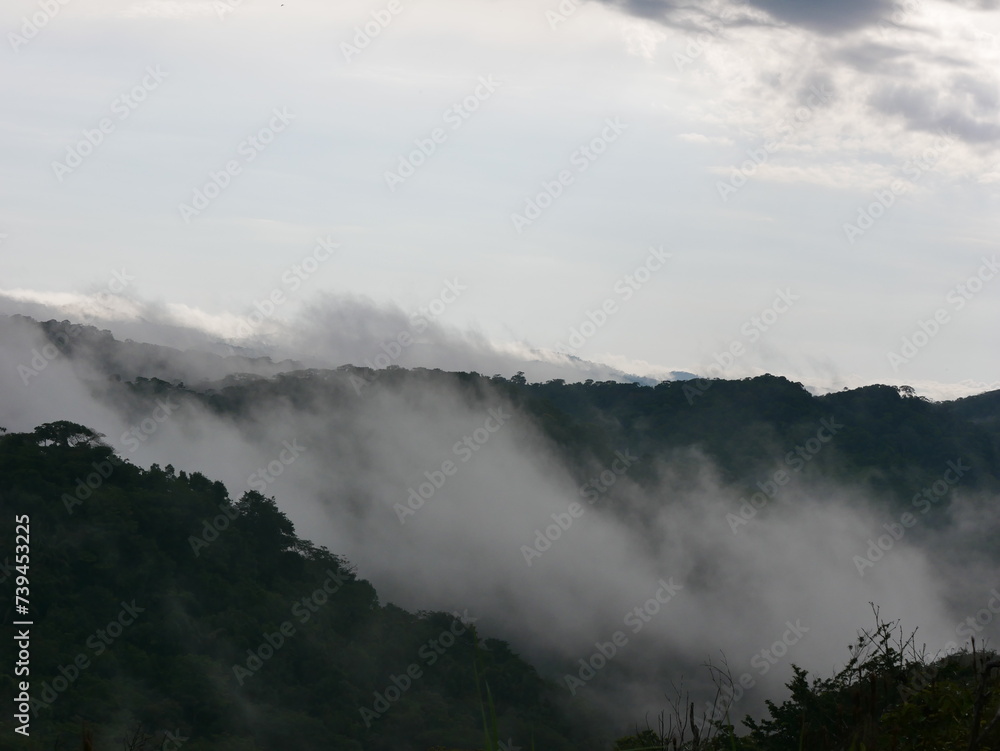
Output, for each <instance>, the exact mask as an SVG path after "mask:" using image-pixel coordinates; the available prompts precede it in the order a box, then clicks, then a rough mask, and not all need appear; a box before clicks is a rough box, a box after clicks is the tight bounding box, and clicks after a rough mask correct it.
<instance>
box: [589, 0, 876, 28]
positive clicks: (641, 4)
mask: <svg viewBox="0 0 1000 751" xmlns="http://www.w3.org/2000/svg"><path fill="white" fill-rule="evenodd" d="M600 1H601V2H605V3H607V4H609V5H612V6H614V7H616V8H619V9H621V10H622V11H624V12H626V13H628V14H630V15H633V16H637V17H639V18H646V19H651V20H657V21H661V22H664V23H672V24H678V23H681V22H682V19H686V18H689V17H690V14H691V6H690V4H688V3H683V2H677V1H675V0H600ZM733 5H735V6H736V7H743V8H750V9H756V10H759V11H764V12H765V13H766V14H767V15H768V16H770V17H771V18H772V19H773V20H774V21H776V22H779V23H784V24H789V25H791V26H798V27H801V28H804V29H809V30H810V31H815V32H818V33H821V34H840V33H843V32H846V31H850V30H853V29H857V28H860V27H863V26H867V25H871V24H873V23H876V22H877V21H879V20H880V19H881V18H883V17H885V16H886V15H888V14H889V13H890V12H891V10H892V4H891V3H890V2H888V0H839V2H829V1H828V0H749V1H748V2H746V3H735V4H733ZM712 8H713V5H712V4H706V8H705V9H704V10H701V11H700V13H701V14H702V15H703V16H704V17H706V18H711V17H712V16H713V15H715V14H713V13H712V10H711V9H712ZM720 15H721V14H720ZM717 17H718V16H717ZM741 22H746V18H745V17H742V18H741Z"/></svg>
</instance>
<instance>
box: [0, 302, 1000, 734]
mask: <svg viewBox="0 0 1000 751" xmlns="http://www.w3.org/2000/svg"><path fill="white" fill-rule="evenodd" d="M341 314H342V315H343V316H345V317H344V318H337V317H336V316H335V315H333V316H332V317H329V316H330V315H331V314H330V311H326V313H323V314H322V315H321V313H320V312H319V311H317V313H316V315H317V318H316V320H315V326H314V327H312V328H310V329H308V331H307V333H306V334H304V335H303V337H304V339H301V340H296V341H306V340H309V341H314V342H315V343H316V344H315V348H316V350H317V351H324V352H326V351H332V350H333V349H334V348H335V347H337V346H344V345H343V341H345V340H348V341H352V342H355V343H357V346H359V347H360V342H362V341H363V340H365V339H366V337H374V340H375V341H384V339H383V337H384V332H385V331H386V330H391V329H392V328H393V327H394V326H396V325H397V324H399V323H400V321H399V320H398V319H396V318H393V317H392V316H391V315H389V316H387V317H386V319H385V320H383V321H381V323H379V324H378V325H376V324H374V323H371V324H370V325H369V326H368V327H367V328H365V327H360V328H358V327H356V328H355V329H352V328H351V320H352V319H351V315H352V313H351V311H350V310H345V309H341ZM324 315H327V316H328V317H323V316H324ZM383 325H384V326H387V327H388V328H380V326H383ZM333 330H337V331H338V332H341V333H338V334H337V335H336V342H335V343H324V339H323V337H324V336H330V337H334V335H333V334H330V333H329V332H330V331H333ZM343 332H346V333H343ZM310 337H311V339H310ZM369 341H371V340H369ZM446 345H447V341H446V340H443V341H442V342H441V343H440V346H441V347H446ZM47 346H49V347H51V344H50V343H49V342H47V341H46V340H45V339H44V337H43V336H42V335H41V332H40V330H39V329H38V327H37V326H34V325H33V324H29V323H27V322H25V321H20V320H7V321H6V322H5V323H4V324H3V326H2V329H0V362H2V363H3V367H0V425H3V426H4V427H6V428H8V429H9V430H12V431H13V430H16V431H29V430H31V429H33V428H34V427H35V426H36V425H38V424H41V423H44V422H50V421H55V420H70V421H73V422H78V423H82V424H85V425H87V426H89V427H92V428H94V429H96V430H98V431H99V432H101V433H104V434H105V435H106V436H107V438H106V440H107V441H108V443H109V444H110V445H112V446H113V447H115V449H116V450H117V451H118V452H119V454H121V455H122V456H123V457H125V458H127V459H129V460H130V461H132V462H134V463H136V464H139V465H142V466H147V467H148V466H149V465H150V464H151V463H153V462H155V463H158V464H160V465H161V466H163V465H166V464H172V465H173V466H174V467H175V468H176V469H177V470H184V471H187V472H194V471H199V472H202V473H204V474H205V475H207V476H208V477H210V478H212V479H219V480H222V481H223V482H224V483H225V484H226V486H227V487H228V488H229V491H230V495H231V497H232V498H233V499H234V500H235V499H237V498H239V497H240V496H241V495H242V494H243V493H244V492H246V491H247V490H260V491H261V492H264V493H265V494H266V495H269V496H270V495H273V496H274V497H275V498H276V499H277V501H278V503H279V505H280V506H281V508H282V509H283V510H284V511H285V512H286V513H287V514H288V516H289V517H290V518H291V520H292V521H293V522H294V523H295V525H296V528H297V531H298V533H299V535H301V536H303V537H305V538H307V539H310V540H312V541H313V542H315V543H317V544H322V545H326V546H328V547H329V548H330V549H331V550H332V551H334V552H335V553H338V554H342V555H344V556H346V557H347V558H348V559H349V560H350V561H351V562H352V563H354V564H355V565H357V567H358V574H359V576H361V577H363V578H367V579H369V580H370V581H371V582H372V583H373V584H374V585H375V586H376V588H377V589H378V591H379V594H380V596H381V597H382V598H383V601H391V602H394V603H396V604H398V605H400V606H402V607H405V608H407V609H410V610H443V611H459V612H460V613H465V612H466V611H467V613H468V615H469V616H470V617H473V618H477V619H479V620H478V621H477V625H478V626H479V628H480V629H481V631H482V633H484V634H487V635H491V636H496V637H498V638H502V639H505V640H508V641H510V642H511V643H512V645H513V647H514V649H515V651H517V652H520V653H521V654H523V655H524V656H525V657H526V658H528V659H529V660H530V661H532V662H533V663H534V664H536V665H537V666H538V667H539V669H540V670H541V671H542V672H543V674H544V675H546V676H547V677H549V678H551V679H553V680H555V681H557V682H558V685H559V689H558V690H559V692H560V694H561V695H562V696H563V697H564V698H565V700H566V701H568V702H571V703H579V704H580V705H581V706H583V705H587V706H596V707H598V708H599V709H600V710H601V711H603V712H606V713H607V716H608V717H610V718H612V720H613V721H615V722H618V723H621V727H622V729H623V730H627V729H629V727H631V723H634V722H639V723H641V722H642V721H643V717H644V716H646V713H647V712H648V713H649V717H653V716H655V713H656V712H658V711H659V710H661V709H663V708H664V707H665V705H666V699H665V694H672V689H671V683H677V682H679V681H682V680H683V681H684V684H685V685H686V686H687V687H689V688H690V689H691V690H692V691H693V693H694V697H693V698H696V699H697V700H698V701H699V705H698V706H699V707H700V708H702V709H703V708H704V706H705V705H704V702H705V701H707V700H708V699H710V698H711V697H712V696H713V695H714V692H713V690H712V687H711V685H710V684H709V682H708V674H707V672H706V670H705V669H704V668H703V667H702V666H703V664H704V663H705V662H707V661H709V660H712V661H713V662H714V663H715V664H719V663H720V661H721V660H722V659H723V658H725V659H726V660H727V661H728V665H729V667H730V669H731V672H732V675H733V678H734V679H736V680H737V682H739V680H740V678H741V676H744V675H748V676H749V681H750V683H752V686H751V688H749V689H748V690H747V691H746V693H745V695H743V696H741V697H740V699H739V701H738V702H737V703H736V705H735V706H734V708H733V711H732V716H733V717H734V718H736V717H742V716H743V714H745V713H747V712H751V713H755V714H756V713H759V712H760V711H761V710H762V708H763V701H764V699H765V698H770V699H772V700H777V701H779V702H780V700H781V699H782V698H783V697H784V696H785V692H784V689H783V688H781V684H783V683H784V681H785V680H787V679H788V677H789V676H790V674H791V664H792V663H795V664H797V665H801V666H803V667H806V668H807V669H809V670H811V671H814V672H815V673H817V674H818V675H820V676H828V675H830V674H831V673H832V672H833V671H834V670H836V669H838V668H839V667H841V666H842V665H843V664H844V663H845V662H846V661H847V659H848V658H849V653H848V651H847V645H848V644H850V643H852V642H853V640H854V636H855V633H856V631H857V629H858V628H862V627H866V628H870V627H871V626H872V625H873V620H872V613H871V608H870V605H869V602H874V603H875V604H876V605H878V606H879V607H880V608H881V615H882V617H883V619H886V620H892V619H900V620H901V622H902V625H903V627H904V629H906V630H907V631H909V630H911V629H913V628H916V627H919V628H920V632H919V634H918V641H920V642H926V643H927V644H928V646H929V648H930V650H931V651H932V652H933V651H935V650H938V649H944V648H945V646H946V645H947V643H948V642H949V641H952V640H954V641H957V642H959V643H964V642H965V641H967V637H968V635H969V634H967V633H965V632H964V631H962V628H961V627H962V623H961V622H962V621H963V620H964V619H966V618H967V617H969V616H973V617H974V616H975V614H976V613H977V612H978V611H981V610H982V609H984V608H987V603H988V602H989V601H990V599H991V597H992V594H991V592H992V590H993V588H994V587H996V586H997V585H998V582H997V581H996V577H995V567H991V565H990V561H989V560H988V559H987V558H986V557H985V555H983V554H980V553H977V552H976V551H978V550H983V549H988V548H984V543H985V542H986V541H987V539H988V535H989V534H990V533H991V532H992V530H995V529H996V527H997V521H998V520H997V518H996V514H997V513H998V512H997V510H996V509H997V504H996V499H995V498H989V497H985V496H982V495H973V494H968V493H964V492H963V491H962V488H961V487H960V486H959V487H956V488H954V489H952V491H951V492H952V497H953V504H952V510H951V511H950V512H949V513H950V517H949V518H950V523H949V524H945V525H936V526H933V527H931V526H929V525H925V528H920V529H916V530H914V531H913V533H910V534H905V535H904V536H903V537H902V539H899V540H893V541H892V544H891V549H890V550H888V551H886V552H883V553H882V555H881V556H876V555H874V554H871V555H869V553H868V552H866V551H867V550H868V548H869V547H870V541H872V540H876V539H878V538H879V537H880V536H884V535H887V534H890V532H891V530H892V529H894V527H893V526H892V525H894V524H896V523H897V521H898V519H897V518H893V516H891V515H889V512H887V511H886V507H885V503H884V502H883V499H879V498H870V497H867V496H866V494H865V493H864V492H862V491H861V490H859V489H858V488H856V487H848V486H838V485H833V484H829V483H825V482H822V481H815V480H813V481H809V482H806V481H804V480H803V481H796V482H792V483H790V484H789V485H787V486H786V487H784V488H782V489H781V491H780V492H778V493H777V494H775V495H774V497H772V498H769V499H768V501H767V503H766V504H765V505H764V506H763V507H761V508H760V509H759V510H757V511H755V513H753V514H747V516H749V518H748V519H747V518H744V517H741V516H736V517H734V516H733V515H734V514H737V515H738V514H739V509H740V508H741V505H742V503H743V501H744V499H745V498H746V497H747V496H748V495H749V494H748V492H747V487H746V486H744V485H740V486H734V485H731V484H729V483H726V482H725V481H723V480H722V479H721V477H720V473H719V472H718V470H717V468H716V467H715V466H714V465H713V463H712V462H711V461H710V460H709V459H708V458H706V457H705V456H704V455H702V454H700V453H699V452H698V451H697V450H695V449H689V450H685V451H681V452H677V453H675V454H672V455H669V456H660V457H655V458H653V459H648V458H647V459H644V460H642V461H646V462H654V463H655V466H654V467H643V469H644V470H651V472H644V473H643V477H646V476H653V477H655V478H656V479H655V481H652V482H643V484H642V485H640V484H639V483H638V482H637V475H638V474H639V473H638V472H637V471H636V470H637V462H638V461H639V460H638V459H637V457H635V456H634V455H633V454H631V453H630V447H628V446H621V447H617V448H616V450H615V451H613V452H611V453H609V454H607V455H601V456H588V457H579V460H580V461H583V462H586V465H585V471H582V472H581V470H580V469H579V468H578V467H571V466H568V465H567V462H566V461H565V460H564V458H563V457H562V456H561V455H560V453H559V452H558V451H557V450H556V448H555V447H554V446H553V445H551V443H550V441H549V439H548V438H547V437H545V436H544V435H543V434H542V433H541V432H540V430H539V429H538V427H537V426H536V425H535V424H534V423H533V421H532V419H531V418H530V417H529V416H528V415H527V414H525V413H523V412H521V411H519V410H518V409H516V408H515V407H514V406H512V405H511V404H510V403H509V402H507V401H506V399H505V398H504V397H503V396H502V395H501V394H500V392H499V391H497V390H495V389H493V388H492V387H490V386H485V387H482V388H480V387H476V388H471V387H469V386H468V385H463V384H462V383H461V382H460V381H459V379H457V378H456V379H452V380H451V381H448V382H446V381H443V380H442V379H434V380H429V379H424V380H421V379H419V378H416V377H414V378H409V379H405V380H404V381H402V385H396V384H395V383H394V382H390V380H389V379H388V378H386V377H385V376H384V373H383V374H380V375H378V376H377V377H375V378H373V379H369V380H359V377H358V376H357V375H350V374H348V373H346V372H342V373H330V374H328V381H329V383H324V382H323V379H317V378H312V379H310V378H307V377H305V374H303V376H302V377H301V378H298V379H296V378H294V377H291V376H288V375H286V376H285V377H284V378H285V380H284V381H283V384H284V391H283V392H282V393H274V394H270V393H268V392H267V391H266V390H263V391H261V392H259V394H258V398H257V399H255V400H254V401H253V402H251V403H247V404H244V405H242V406H243V408H242V409H241V410H240V411H239V413H238V415H237V416H235V417H221V416H219V414H217V413H214V412H211V411H209V410H208V409H207V408H206V407H204V406H203V402H202V401H201V400H199V399H198V398H196V397H195V395H193V394H190V395H188V396H184V395H183V392H179V391H177V390H171V391H170V392H169V395H166V396H156V395H155V394H151V395H148V396H139V395H138V394H137V393H136V392H135V391H134V390H130V389H128V388H127V387H126V385H125V384H123V383H119V382H116V381H114V380H109V378H108V375H109V374H108V373H106V372H103V371H102V368H103V367H105V364H104V363H103V362H95V361H93V360H92V359H88V355H91V354H92V351H91V350H86V349H83V348H81V349H80V350H79V351H77V352H75V353H74V354H73V355H72V356H70V355H66V354H62V352H61V351H60V352H59V353H57V354H55V355H54V356H52V357H51V358H50V357H47V356H46V354H44V353H43V350H44V348H46V347H47ZM36 350H37V351H38V352H39V353H43V354H42V357H43V359H44V361H45V366H44V367H43V368H32V366H31V364H30V360H31V358H32V354H31V353H32V352H33V351H36ZM441 351H444V350H441ZM44 352H45V353H48V354H51V353H52V350H51V349H49V350H44ZM26 353H27V354H26ZM26 358H27V360H26ZM394 364H395V363H394ZM399 364H405V363H403V361H402V358H400V363H399ZM148 365H149V364H148V363H147V366H148ZM25 366H27V367H28V368H31V369H32V370H34V371H35V372H34V374H33V375H28V373H27V371H25V370H22V369H19V368H21V367H25ZM156 376H158V377H162V375H161V374H160V373H157V372H148V373H147V374H146V376H145V377H156ZM205 380H207V379H205ZM216 386H219V387H221V386H222V384H216ZM293 387H294V388H293ZM219 393H220V394H225V393H226V392H224V391H221V390H220V391H219ZM828 450H830V451H835V450H836V449H835V447H834V448H831V449H828ZM777 455H778V454H777V453H776V456H777ZM775 469H778V467H777V466H776V468H775ZM602 473H604V474H603V475H602ZM602 477H603V478H607V479H605V480H601V481H600V482H598V483H594V482H593V481H590V480H589V478H602ZM942 513H944V512H942ZM734 518H735V519H741V520H742V521H734ZM887 525H888V526H887ZM918 532H919V534H918ZM875 552H878V551H875ZM859 556H860V557H865V556H867V557H868V558H871V559H875V560H872V561H869V562H870V563H871V565H870V566H864V565H861V566H859V563H858V558H859ZM998 602H1000V601H998ZM987 612H989V611H987ZM970 629H972V627H970V626H966V631H969V630H970ZM975 633H976V636H977V641H978V642H979V643H980V644H981V643H982V638H983V637H985V636H991V637H992V636H995V635H996V633H997V630H996V628H995V625H994V624H992V623H987V624H986V625H983V626H981V627H980V630H979V631H976V632H975ZM595 655H600V657H595ZM601 658H603V659H601ZM581 660H582V661H584V663H585V664H584V665H581V662H580V661H581ZM586 663H589V666H587V665H586ZM594 666H599V667H598V669H594ZM566 676H571V677H572V679H573V680H569V681H567V679H566ZM746 683H747V682H746V681H744V684H745V685H746Z"/></svg>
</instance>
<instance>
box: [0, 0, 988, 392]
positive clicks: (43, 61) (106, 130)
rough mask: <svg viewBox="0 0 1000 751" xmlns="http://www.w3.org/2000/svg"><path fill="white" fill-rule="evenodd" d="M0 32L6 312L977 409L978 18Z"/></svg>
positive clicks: (848, 14) (443, 4)
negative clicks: (340, 329) (914, 393)
mask: <svg viewBox="0 0 1000 751" xmlns="http://www.w3.org/2000/svg"><path fill="white" fill-rule="evenodd" d="M0 31H2V32H3V37H4V38H3V41H2V44H0V47H2V49H0V55H2V56H3V57H4V58H5V70H6V71H8V74H7V75H4V76H2V77H0V96H2V101H3V106H2V108H0V129H2V136H3V137H2V138H0V160H2V163H3V166H4V169H3V171H2V177H0V192H2V201H0V302H2V303H3V305H2V306H0V307H2V308H3V311H4V312H17V311H19V310H24V311H28V310H29V308H30V306H31V305H32V304H34V305H38V304H42V305H44V306H47V309H48V310H55V311H56V312H57V314H56V315H54V317H60V318H62V317H69V318H70V319H75V320H79V319H80V318H81V311H85V310H88V309H93V307H94V306H98V307H99V309H100V311H101V313H100V316H99V318H100V320H101V321H104V322H111V323H117V324H119V325H123V324H124V323H128V322H131V323H133V324H134V323H136V322H140V323H143V322H145V323H153V322H155V323H158V324H161V325H162V324H167V325H175V326H179V327H187V328H189V329H193V330H198V331H202V332H205V333H206V334H208V335H209V336H210V337H215V338H217V339H219V340H221V341H225V342H228V343H230V344H235V345H240V344H254V345H256V346H263V344H264V343H269V344H270V345H271V346H277V345H279V344H280V343H281V342H283V341H287V334H288V332H290V331H298V330H301V329H302V328H303V327H305V326H307V325H308V326H311V327H316V326H317V325H318V324H317V321H327V322H328V323H329V325H331V326H333V325H337V326H348V325H349V326H350V327H352V329H353V330H355V331H357V332H361V333H360V334H358V336H362V337H363V336H364V335H365V332H368V333H369V334H371V336H372V339H371V344H370V346H369V349H372V351H374V352H377V351H379V350H378V346H380V345H381V344H382V343H384V341H385V339H384V338H382V333H383V329H384V327H379V326H376V325H374V324H373V325H369V324H368V323H367V320H368V317H371V318H372V319H377V320H384V319H385V317H386V316H389V317H392V316H396V317H397V318H398V317H403V320H406V319H410V320H412V316H421V317H422V319H423V320H425V321H427V322H432V323H433V324H434V325H435V326H440V327H443V330H447V331H449V332H453V335H454V337H456V338H457V339H460V340H462V341H464V342H474V343H475V344H476V347H475V350H476V352H477V353H479V355H481V353H483V352H487V351H489V352H508V353H509V352H517V353H522V354H523V353H534V354H535V355H538V353H550V354H549V355H546V356H549V357H552V356H553V355H551V353H563V354H570V355H573V356H575V357H579V358H582V359H584V360H588V361H594V362H599V363H605V364H607V365H608V366H611V367H613V368H617V369H620V370H621V371H624V372H627V373H633V374H637V375H642V376H648V377H653V378H658V377H666V376H667V375H668V374H669V373H670V372H671V371H675V370H681V371H688V372H693V373H697V374H699V375H712V376H721V377H743V376H746V375H752V374H756V373H761V372H772V373H777V374H780V375H785V376H788V377H790V378H793V379H795V380H800V381H803V382H807V383H809V384H812V385H816V386H818V387H822V388H839V387H842V386H845V385H848V386H856V385H861V384H864V383H873V382H880V383H894V384H904V383H905V384H911V385H914V386H916V387H917V388H918V391H921V392H922V393H925V394H928V395H931V396H935V397H937V396H942V397H946V396H954V395H959V394H964V393H973V392H977V391H983V390H987V389H988V388H998V387H1000V381H998V376H997V371H998V365H1000V354H998V352H1000V349H998V348H997V347H996V344H997V335H996V326H995V322H996V320H997V319H998V314H1000V302H998V296H997V290H998V289H1000V281H997V280H996V277H997V276H1000V273H998V272H1000V268H998V266H997V264H996V261H995V260H994V259H995V258H996V243H995V237H994V230H995V227H996V222H997V216H998V213H997V207H998V198H1000V148H998V145H1000V107H998V105H1000V87H998V83H1000V79H998V76H1000V74H998V71H1000V65H998V63H1000V13H998V12H997V4H996V3H994V2H979V3H974V2H951V1H936V0H906V1H905V2H900V3H887V2H881V1H879V2H872V1H869V0H850V1H848V2H838V3H829V2H792V1H791V0H753V1H746V2H726V1H721V2H704V3H699V4H698V5H697V6H696V7H691V6H690V5H689V4H686V3H673V2H658V1H656V0H622V1H617V2H612V1H610V0H609V1H606V2H602V1H600V0H563V2H561V3H559V2H555V1H552V2H547V1H546V0H530V1H529V0H502V1H501V0H462V1H461V2H458V1H457V0H393V1H392V2H388V0H387V1H386V2H382V1H381V0H374V1H372V0H364V1H362V0H341V1H340V2H337V3H333V4H328V3H322V2H318V1H317V2H306V1H303V0H286V2H284V3H281V2H278V1H275V0H242V1H238V0H219V1H218V2H211V1H208V0H137V1H135V2H128V1H127V0H116V1H114V2H112V1H110V0H89V1H88V2H80V1H79V0H67V2H65V3H60V2H59V1H58V0H51V2H46V1H42V2H30V1H29V0H16V1H12V2H10V3H7V4H5V6H4V8H3V9H2V10H0ZM88 306H89V307H88ZM35 309H36V308H33V309H32V310H35ZM255 311H259V314H258V315H257V316H256V318H255V317H253V314H254V313H255ZM345 311H346V312H345ZM59 313H62V314H63V315H59ZM390 328H391V327H390ZM387 338H392V337H391V335H389V336H388V337H387ZM373 348H374V349H373ZM292 354H295V353H292ZM298 354H305V353H302V352H300V353H298ZM327 354H328V359H329V360H330V361H331V362H332V363H336V364H339V362H338V360H339V361H348V360H349V359H350V360H354V361H357V360H358V359H360V358H358V357H356V356H355V350H350V351H348V350H339V351H338V350H337V349H336V348H335V347H334V348H333V349H331V350H327ZM408 354H409V353H408ZM479 355H477V354H475V353H474V354H473V355H472V356H471V365H470V367H474V366H476V365H477V364H480V363H479V362H478V361H477V357H479ZM486 359H487V360H489V362H488V363H486V364H485V365H482V367H479V368H476V369H480V370H484V371H485V370H486V369H487V367H489V366H492V365H493V364H494V362H493V360H490V359H489V358H486ZM494 359H495V358H494ZM400 362H401V364H410V363H411V361H410V360H407V359H406V358H405V357H404V358H402V359H401V360H400ZM421 364H431V363H426V362H425V363H421ZM513 369H514V368H513V367H511V370H513ZM529 375H532V374H531V373H529Z"/></svg>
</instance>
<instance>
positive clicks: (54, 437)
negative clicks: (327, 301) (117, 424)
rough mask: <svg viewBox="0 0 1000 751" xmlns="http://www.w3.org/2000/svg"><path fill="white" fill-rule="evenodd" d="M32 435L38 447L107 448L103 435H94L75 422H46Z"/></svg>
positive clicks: (94, 433) (88, 429) (91, 431)
mask: <svg viewBox="0 0 1000 751" xmlns="http://www.w3.org/2000/svg"><path fill="white" fill-rule="evenodd" d="M32 435H33V436H34V438H35V441H36V442H37V443H38V445H39V446H53V445H55V446H59V447H61V448H74V447H76V446H86V447H88V448H96V447H97V446H107V444H105V443H104V441H102V440H101V439H102V438H104V434H103V433H96V432H94V431H93V430H91V429H90V428H87V427H84V426H83V425H77V424H76V423H75V422H68V421H66V420H59V421H58V422H47V423H45V424H44V425H39V426H38V427H37V428H35V430H34V432H32Z"/></svg>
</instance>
